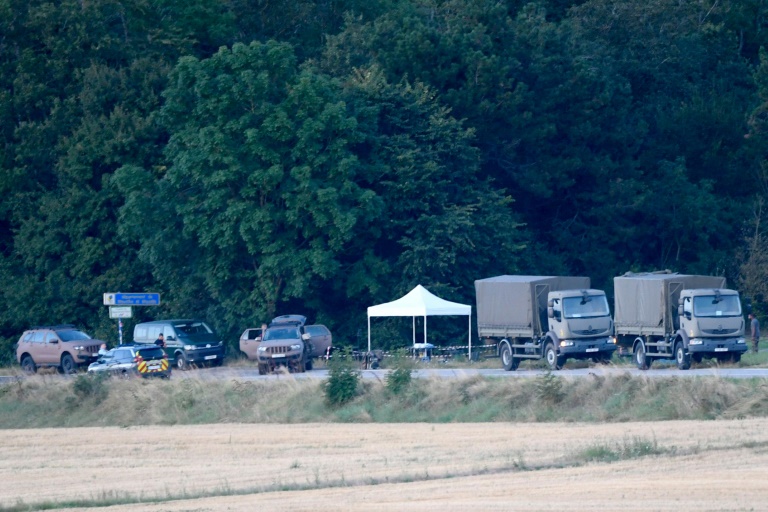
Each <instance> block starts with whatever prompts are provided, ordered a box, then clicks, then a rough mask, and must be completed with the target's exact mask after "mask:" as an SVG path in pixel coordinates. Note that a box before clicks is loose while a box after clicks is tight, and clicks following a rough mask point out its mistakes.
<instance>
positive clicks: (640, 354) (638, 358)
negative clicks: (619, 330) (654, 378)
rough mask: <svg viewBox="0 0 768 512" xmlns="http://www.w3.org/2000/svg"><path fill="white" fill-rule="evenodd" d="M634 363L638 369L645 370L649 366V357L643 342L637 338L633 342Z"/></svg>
mask: <svg viewBox="0 0 768 512" xmlns="http://www.w3.org/2000/svg"><path fill="white" fill-rule="evenodd" d="M635 364H636V365H637V368H638V370H647V369H648V368H650V367H651V358H650V357H648V356H647V355H646V354H645V342H644V341H643V340H637V342H636V343H635Z"/></svg>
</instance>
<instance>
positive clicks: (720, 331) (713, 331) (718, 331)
mask: <svg viewBox="0 0 768 512" xmlns="http://www.w3.org/2000/svg"><path fill="white" fill-rule="evenodd" d="M701 332H703V333H704V334H714V335H716V336H723V335H725V334H730V335H733V336H736V335H737V334H738V330H734V329H702V330H701Z"/></svg>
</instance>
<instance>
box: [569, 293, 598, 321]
mask: <svg viewBox="0 0 768 512" xmlns="http://www.w3.org/2000/svg"><path fill="white" fill-rule="evenodd" d="M609 314H610V312H609V310H608V300H607V299H606V298H605V295H586V296H581V297H565V298H564V299H563V316H564V317H565V318H593V317H598V316H608V315H609Z"/></svg>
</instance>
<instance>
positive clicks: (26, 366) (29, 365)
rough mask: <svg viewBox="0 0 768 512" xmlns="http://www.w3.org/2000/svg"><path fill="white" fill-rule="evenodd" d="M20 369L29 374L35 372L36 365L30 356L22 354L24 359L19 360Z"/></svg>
mask: <svg viewBox="0 0 768 512" xmlns="http://www.w3.org/2000/svg"><path fill="white" fill-rule="evenodd" d="M21 369H22V370H24V371H25V372H26V373H30V374H31V373H35V372H37V365H36V364H35V361H34V360H33V359H32V356H24V359H22V360H21Z"/></svg>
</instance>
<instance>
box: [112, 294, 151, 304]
mask: <svg viewBox="0 0 768 512" xmlns="http://www.w3.org/2000/svg"><path fill="white" fill-rule="evenodd" d="M104 305H105V306H159V305H160V294H159V293H105V294H104Z"/></svg>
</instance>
